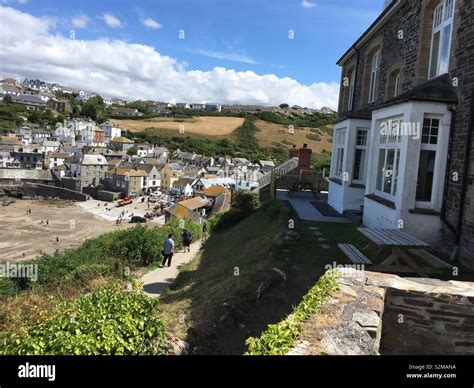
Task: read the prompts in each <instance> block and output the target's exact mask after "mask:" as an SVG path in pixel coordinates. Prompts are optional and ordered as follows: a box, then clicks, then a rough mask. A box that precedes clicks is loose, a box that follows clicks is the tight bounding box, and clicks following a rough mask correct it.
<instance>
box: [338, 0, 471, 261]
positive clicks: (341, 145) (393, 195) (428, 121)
mask: <svg viewBox="0 0 474 388" xmlns="http://www.w3.org/2000/svg"><path fill="white" fill-rule="evenodd" d="M473 33H474V12H473V2H472V1H463V0H421V1H408V0H393V1H387V2H386V7H385V9H384V11H383V12H382V14H381V15H380V16H379V17H378V18H377V20H375V21H374V23H373V24H372V25H371V26H370V27H369V28H368V30H367V31H366V32H364V33H363V34H362V36H361V37H360V38H359V39H358V40H357V41H356V42H355V43H354V44H353V45H352V46H351V47H350V48H349V49H348V50H347V51H346V53H345V54H344V55H343V56H342V57H341V59H340V60H339V61H338V64H339V65H340V66H341V67H342V75H341V77H342V78H341V91H340V98H339V109H338V119H337V121H336V124H335V127H334V142H333V153H332V161H331V171H330V179H331V182H330V185H329V204H330V205H331V206H332V207H333V208H335V209H336V210H337V211H338V212H340V213H343V212H351V211H363V223H364V224H365V225H366V226H368V227H379V228H402V229H403V230H404V231H405V232H407V233H409V234H410V235H412V236H415V237H418V238H420V239H422V240H425V241H427V242H429V243H432V244H433V245H435V246H437V247H438V248H441V247H440V246H441V245H443V247H442V248H444V249H445V250H446V252H449V253H451V254H453V256H454V257H455V256H457V255H458V254H459V257H461V258H462V259H463V260H464V263H465V264H467V265H469V266H471V267H473V268H474V261H473V260H472V257H473V256H472V251H473V249H474V200H473V198H472V196H473V194H474V189H473V187H474V186H473V181H474V180H473V171H474V170H473V169H472V165H473V164H472V162H473V158H474V152H472V148H471V147H472V131H473V120H474V117H473V116H474V108H473V106H474V100H473V86H474V66H473V65H472V55H473V50H474V48H473V46H472V45H468V44H467V42H468V41H469V39H471V38H472V34H473ZM470 166H471V168H470Z"/></svg>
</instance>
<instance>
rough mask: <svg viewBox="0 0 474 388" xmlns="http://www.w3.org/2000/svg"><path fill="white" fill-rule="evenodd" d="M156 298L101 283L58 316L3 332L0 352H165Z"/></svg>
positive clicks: (137, 353) (66, 304) (134, 289)
mask: <svg viewBox="0 0 474 388" xmlns="http://www.w3.org/2000/svg"><path fill="white" fill-rule="evenodd" d="M157 305H158V301H157V300H155V299H152V298H149V297H147V296H146V295H144V294H143V292H142V291H141V286H140V285H139V284H136V285H135V286H134V287H133V289H132V290H130V291H125V290H123V289H122V286H121V285H120V284H117V283H116V284H112V285H109V286H106V287H102V288H100V289H98V290H97V291H96V292H94V293H93V294H92V295H90V296H87V297H82V298H80V299H78V300H76V301H74V302H67V303H65V304H64V305H63V306H62V307H61V309H60V312H59V314H57V315H56V316H54V317H52V318H51V319H50V320H49V321H47V322H45V323H44V324H41V325H37V326H35V327H29V328H28V329H27V332H26V333H24V334H8V333H3V334H2V337H3V338H1V340H3V343H4V346H3V347H2V348H1V349H0V354H2V355H7V354H8V355H139V354H140V355H146V354H148V355H159V354H164V353H166V350H167V348H168V345H167V343H166V340H165V334H164V324H163V322H162V321H161V320H160V318H159V317H158V316H157V314H156V311H157Z"/></svg>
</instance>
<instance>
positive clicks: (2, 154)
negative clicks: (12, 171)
mask: <svg viewBox="0 0 474 388" xmlns="http://www.w3.org/2000/svg"><path fill="white" fill-rule="evenodd" d="M0 168H20V162H19V161H18V160H15V158H14V157H13V156H12V155H11V153H10V152H8V151H0Z"/></svg>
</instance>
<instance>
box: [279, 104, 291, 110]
mask: <svg viewBox="0 0 474 388" xmlns="http://www.w3.org/2000/svg"><path fill="white" fill-rule="evenodd" d="M289 107H290V106H289V105H288V104H280V108H281V109H288V108H289Z"/></svg>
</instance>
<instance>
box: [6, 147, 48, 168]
mask: <svg viewBox="0 0 474 388" xmlns="http://www.w3.org/2000/svg"><path fill="white" fill-rule="evenodd" d="M11 155H12V156H13V158H14V159H15V160H17V161H18V162H19V163H20V166H21V167H22V168H34V169H42V168H43V150H42V148H41V146H39V145H37V144H32V145H29V146H20V147H18V148H16V149H15V151H13V152H12V153H11Z"/></svg>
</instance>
